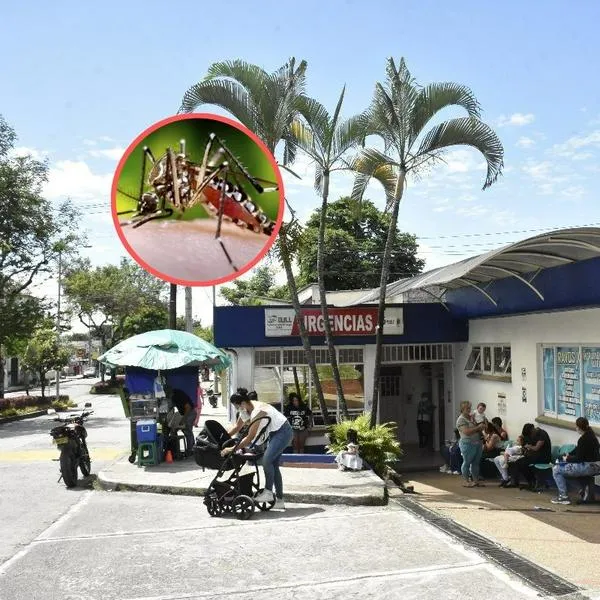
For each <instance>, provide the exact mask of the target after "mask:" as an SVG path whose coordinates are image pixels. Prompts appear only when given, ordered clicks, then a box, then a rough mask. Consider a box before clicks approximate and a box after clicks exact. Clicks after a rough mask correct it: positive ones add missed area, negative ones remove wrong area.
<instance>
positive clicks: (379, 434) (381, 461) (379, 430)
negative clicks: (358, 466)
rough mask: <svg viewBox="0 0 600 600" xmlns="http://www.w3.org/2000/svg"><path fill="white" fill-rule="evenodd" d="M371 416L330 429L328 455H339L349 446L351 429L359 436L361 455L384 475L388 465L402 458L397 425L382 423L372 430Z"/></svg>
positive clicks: (348, 420) (358, 418)
mask: <svg viewBox="0 0 600 600" xmlns="http://www.w3.org/2000/svg"><path fill="white" fill-rule="evenodd" d="M370 424H371V415H370V414H368V413H365V414H363V415H360V416H359V417H357V418H356V419H347V420H343V421H341V422H340V423H336V424H335V425H332V426H331V427H329V429H328V435H329V444H328V445H327V446H326V447H325V448H326V450H327V453H328V454H337V453H338V452H340V451H342V450H343V449H344V448H345V446H346V444H347V435H348V430H349V429H354V430H355V431H356V433H357V434H358V444H359V450H358V452H359V454H360V456H361V457H362V459H363V460H364V461H365V462H366V463H368V464H369V466H370V467H371V468H372V469H373V470H374V471H375V472H376V473H377V474H378V475H380V476H381V475H383V472H384V470H385V466H386V463H387V462H388V461H393V460H396V459H398V458H399V457H400V456H402V454H403V452H402V448H401V446H400V442H399V441H398V440H397V438H396V423H381V424H379V425H376V426H375V427H374V428H373V429H371V428H370Z"/></svg>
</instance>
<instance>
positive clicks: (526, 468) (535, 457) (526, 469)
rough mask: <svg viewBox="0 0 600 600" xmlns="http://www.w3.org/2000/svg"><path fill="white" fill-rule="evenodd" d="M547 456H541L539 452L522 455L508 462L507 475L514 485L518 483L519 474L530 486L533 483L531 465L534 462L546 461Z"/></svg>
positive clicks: (533, 476)
mask: <svg viewBox="0 0 600 600" xmlns="http://www.w3.org/2000/svg"><path fill="white" fill-rule="evenodd" d="M546 458H547V457H542V456H540V455H539V454H530V455H528V456H524V457H523V458H520V459H519V460H516V461H515V462H511V463H508V476H509V477H510V479H511V481H512V483H513V484H514V485H519V483H520V481H521V476H523V477H525V479H526V480H527V483H528V484H529V485H530V486H533V485H534V484H535V474H534V472H533V468H532V467H531V465H535V464H536V463H546V462H548V461H547V460H546Z"/></svg>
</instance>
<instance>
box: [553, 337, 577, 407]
mask: <svg viewBox="0 0 600 600" xmlns="http://www.w3.org/2000/svg"><path fill="white" fill-rule="evenodd" d="M556 375H557V378H558V381H557V387H558V411H557V412H558V414H559V415H566V416H568V417H580V416H581V359H580V355H579V347H578V346H574V347H571V346H559V347H558V348H556Z"/></svg>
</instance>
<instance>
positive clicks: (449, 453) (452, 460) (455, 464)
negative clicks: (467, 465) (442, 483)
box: [440, 444, 462, 472]
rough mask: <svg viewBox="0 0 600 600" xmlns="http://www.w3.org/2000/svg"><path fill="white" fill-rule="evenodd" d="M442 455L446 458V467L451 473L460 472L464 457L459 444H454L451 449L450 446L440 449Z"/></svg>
mask: <svg viewBox="0 0 600 600" xmlns="http://www.w3.org/2000/svg"><path fill="white" fill-rule="evenodd" d="M440 453H441V455H442V456H443V457H444V460H445V461H446V466H447V467H448V469H449V470H450V471H452V472H454V471H460V467H461V464H462V455H461V453H460V447H459V445H458V444H453V445H452V446H450V447H449V448H448V446H442V447H441V448H440Z"/></svg>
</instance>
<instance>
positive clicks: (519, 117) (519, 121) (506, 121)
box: [498, 113, 535, 127]
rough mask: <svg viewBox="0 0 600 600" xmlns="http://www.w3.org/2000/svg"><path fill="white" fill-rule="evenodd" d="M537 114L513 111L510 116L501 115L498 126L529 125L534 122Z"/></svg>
mask: <svg viewBox="0 0 600 600" xmlns="http://www.w3.org/2000/svg"><path fill="white" fill-rule="evenodd" d="M534 120H535V116H534V115H533V114H532V113H527V114H524V113H513V114H512V115H509V116H508V117H507V116H506V115H500V116H499V117H498V126H499V127H505V126H507V125H515V126H516V127H522V126H523V125H529V124H530V123H533V121H534Z"/></svg>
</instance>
